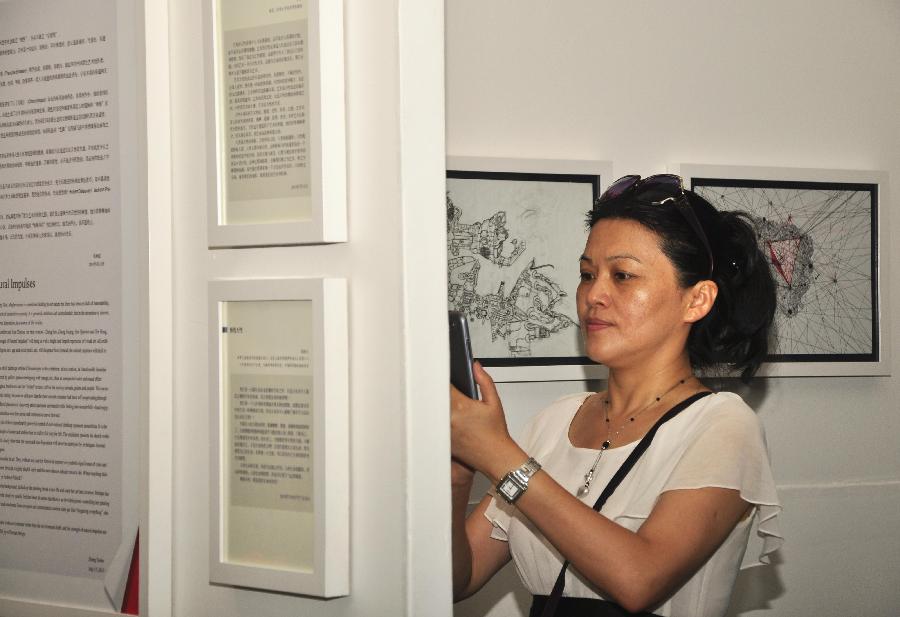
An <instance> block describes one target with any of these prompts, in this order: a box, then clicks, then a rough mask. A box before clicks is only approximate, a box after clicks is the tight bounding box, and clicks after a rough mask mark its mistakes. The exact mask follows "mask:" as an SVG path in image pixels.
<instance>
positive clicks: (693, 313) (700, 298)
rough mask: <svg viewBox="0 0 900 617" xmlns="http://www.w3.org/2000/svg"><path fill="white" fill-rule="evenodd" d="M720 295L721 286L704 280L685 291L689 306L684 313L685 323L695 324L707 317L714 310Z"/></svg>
mask: <svg viewBox="0 0 900 617" xmlns="http://www.w3.org/2000/svg"><path fill="white" fill-rule="evenodd" d="M718 295H719V286H718V285H716V284H715V283H714V282H713V281H710V280H704V281H699V282H698V283H696V284H694V286H693V287H689V288H688V289H687V290H686V291H685V296H686V299H687V306H686V308H685V312H684V321H685V322H687V323H695V322H698V321H700V320H701V319H703V318H704V317H706V314H707V313H709V312H710V311H711V310H712V307H713V304H715V302H716V296H718Z"/></svg>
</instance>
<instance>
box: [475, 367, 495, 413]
mask: <svg viewBox="0 0 900 617" xmlns="http://www.w3.org/2000/svg"><path fill="white" fill-rule="evenodd" d="M473 367H474V369H475V370H474V373H475V383H477V384H478V390H479V392H480V393H481V400H482V401H484V402H485V403H487V404H488V405H499V404H500V395H499V394H497V386H496V385H495V384H494V380H493V379H491V376H490V375H488V373H487V371H486V370H484V367H483V366H481V362H479V361H478V360H476V361H475V362H474V364H473Z"/></svg>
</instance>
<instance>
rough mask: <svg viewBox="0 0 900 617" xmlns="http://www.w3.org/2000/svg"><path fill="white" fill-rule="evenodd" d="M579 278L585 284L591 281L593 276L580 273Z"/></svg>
mask: <svg viewBox="0 0 900 617" xmlns="http://www.w3.org/2000/svg"><path fill="white" fill-rule="evenodd" d="M579 277H580V278H581V281H582V282H586V281H590V280H591V279H593V278H594V275H592V274H591V273H590V272H582V273H581V274H580V275H579Z"/></svg>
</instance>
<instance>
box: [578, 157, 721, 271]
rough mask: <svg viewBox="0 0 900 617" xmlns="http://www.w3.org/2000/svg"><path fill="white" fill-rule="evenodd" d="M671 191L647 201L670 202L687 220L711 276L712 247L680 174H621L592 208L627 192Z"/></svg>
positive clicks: (657, 192)
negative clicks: (643, 176)
mask: <svg viewBox="0 0 900 617" xmlns="http://www.w3.org/2000/svg"><path fill="white" fill-rule="evenodd" d="M673 191H674V192H676V193H677V194H676V195H671V194H669V195H667V196H666V197H663V198H662V199H659V200H650V201H649V203H651V204H652V205H654V206H662V205H666V204H672V205H673V206H675V207H676V209H677V210H678V211H679V212H680V213H681V215H682V216H683V217H684V219H685V220H686V221H687V223H688V225H689V226H690V228H691V229H692V230H694V234H695V235H696V236H697V237H698V238H700V241H701V242H702V243H703V248H705V249H706V255H707V256H708V257H709V276H710V277H712V273H713V266H714V263H715V262H714V261H713V253H712V248H711V247H710V246H709V240H708V239H707V237H706V233H704V231H703V227H702V226H701V225H700V221H699V220H698V219H697V215H696V214H695V213H694V209H693V208H692V207H691V203H690V202H689V201H688V198H687V195H686V194H685V192H684V184H683V183H682V180H681V176H676V175H675V174H657V175H655V176H647V177H646V178H643V179H642V178H641V177H640V176H638V175H629V176H622V177H621V178H619V179H618V180H616V181H615V182H613V183H612V184H610V185H609V187H608V188H607V189H606V190H605V191H603V194H602V195H600V197H598V198H597V201H596V202H595V203H594V208H597V207H599V206H601V205H602V204H603V203H604V202H607V201H610V200H613V199H618V198H619V197H622V196H624V195H626V194H628V193H635V194H636V195H637V194H647V195H652V194H654V193H656V194H659V195H660V196H662V195H665V194H666V193H672V192H673Z"/></svg>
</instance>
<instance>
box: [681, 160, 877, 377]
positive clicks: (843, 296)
mask: <svg viewBox="0 0 900 617" xmlns="http://www.w3.org/2000/svg"><path fill="white" fill-rule="evenodd" d="M680 172H681V175H682V176H683V177H684V178H685V184H686V185H688V186H690V187H691V188H692V189H693V190H694V191H695V192H696V193H698V194H699V195H702V196H703V197H705V198H706V199H707V200H708V201H710V202H711V203H712V204H713V205H715V206H716V207H717V208H719V209H720V210H741V211H744V212H746V213H748V214H749V215H750V217H751V218H752V219H753V222H754V224H755V227H756V230H757V233H758V235H759V244H760V249H761V250H762V252H763V254H764V255H765V256H766V257H767V258H768V259H769V264H770V267H771V271H772V277H773V279H774V280H775V285H776V290H777V296H778V307H777V309H776V313H775V328H774V330H775V336H774V339H773V341H772V344H771V347H770V355H769V359H768V361H767V362H766V364H765V365H764V366H763V368H762V369H761V371H760V374H761V375H769V376H793V375H797V376H814V375H887V374H889V373H890V363H889V347H888V345H886V344H885V341H884V339H883V336H882V333H883V332H889V331H890V330H889V329H888V327H887V321H888V319H889V315H890V313H889V311H888V308H887V301H886V297H885V294H883V293H882V292H881V286H880V281H882V280H887V279H886V267H887V264H886V263H885V261H884V260H882V259H880V256H881V255H884V254H885V252H884V251H885V246H886V244H885V240H886V238H885V236H884V233H883V231H882V230H884V229H888V227H887V224H886V220H885V218H886V214H887V212H886V211H887V208H884V207H882V204H885V203H888V202H887V191H888V178H887V174H886V173H883V172H875V171H872V172H866V171H840V170H808V169H785V168H776V169H772V168H755V167H723V166H708V165H706V166H704V165H682V166H680Z"/></svg>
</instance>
